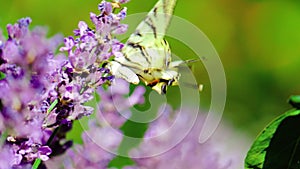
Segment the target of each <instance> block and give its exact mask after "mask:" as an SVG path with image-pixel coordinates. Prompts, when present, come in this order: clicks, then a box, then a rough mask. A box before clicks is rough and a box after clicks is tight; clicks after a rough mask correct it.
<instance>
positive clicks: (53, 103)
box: [31, 99, 60, 169]
mask: <svg viewBox="0 0 300 169" xmlns="http://www.w3.org/2000/svg"><path fill="white" fill-rule="evenodd" d="M57 103H58V99H55V100H54V101H53V102H52V103H51V105H50V106H49V108H48V110H47V114H49V113H50V112H51V111H52V110H53V109H54V107H55V106H56V105H57ZM59 128H60V126H59V127H57V128H56V129H55V130H54V131H53V133H52V134H51V136H50V137H49V139H48V141H47V143H46V145H50V144H51V142H52V140H53V139H54V137H55V135H56V134H57V133H58V130H59ZM41 162H42V160H41V159H40V158H37V159H35V161H34V163H33V165H32V168H31V169H38V167H39V165H40V164H41Z"/></svg>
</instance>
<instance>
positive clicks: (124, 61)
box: [108, 0, 183, 94]
mask: <svg viewBox="0 0 300 169" xmlns="http://www.w3.org/2000/svg"><path fill="white" fill-rule="evenodd" d="M175 4H176V0H159V1H158V2H157V3H156V4H155V6H154V7H153V8H152V9H151V11H150V12H149V13H148V15H147V16H146V18H145V19H144V20H143V21H142V22H141V23H140V24H139V25H138V27H137V28H136V30H135V32H134V33H133V34H132V35H130V37H129V38H128V40H127V42H126V43H125V45H124V47H123V48H122V53H123V55H124V57H115V58H114V60H113V61H111V62H110V63H109V64H108V66H109V68H110V70H111V72H112V74H113V75H114V76H115V77H117V78H122V79H125V80H126V81H128V82H130V83H133V84H138V83H139V82H140V80H141V81H142V82H144V83H145V84H146V85H147V86H150V87H151V88H152V89H153V90H155V91H157V92H158V93H159V94H165V93H166V92H167V87H168V86H174V85H178V81H179V78H180V73H178V66H179V65H180V64H182V63H183V61H171V51H170V47H169V44H168V42H167V41H166V40H165V39H164V35H165V33H166V29H167V27H168V25H169V23H170V20H171V16H172V14H173V10H174V7H175Z"/></svg>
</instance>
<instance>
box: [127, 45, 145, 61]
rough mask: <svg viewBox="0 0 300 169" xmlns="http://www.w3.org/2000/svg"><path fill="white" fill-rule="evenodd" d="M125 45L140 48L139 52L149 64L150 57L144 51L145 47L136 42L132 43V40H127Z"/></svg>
mask: <svg viewBox="0 0 300 169" xmlns="http://www.w3.org/2000/svg"><path fill="white" fill-rule="evenodd" d="M127 45H128V46H130V47H132V48H136V49H139V50H140V53H141V54H142V55H143V56H144V58H145V59H146V61H147V62H148V64H149V65H150V64H151V58H150V57H149V55H147V54H146V53H145V49H144V47H143V46H141V45H139V44H138V43H132V42H127Z"/></svg>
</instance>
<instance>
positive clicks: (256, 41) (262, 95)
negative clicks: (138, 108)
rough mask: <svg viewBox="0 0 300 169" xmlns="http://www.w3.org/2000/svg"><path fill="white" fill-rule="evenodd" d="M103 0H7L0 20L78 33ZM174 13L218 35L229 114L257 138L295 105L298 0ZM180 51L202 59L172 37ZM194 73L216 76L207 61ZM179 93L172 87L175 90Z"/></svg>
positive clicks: (235, 0) (136, 2) (200, 2)
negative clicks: (292, 98) (28, 21)
mask: <svg viewBox="0 0 300 169" xmlns="http://www.w3.org/2000/svg"><path fill="white" fill-rule="evenodd" d="M99 2H100V1H99V0H85V1H84V0H73V1H60V0H52V1H40V0H11V1H3V0H1V3H0V4H1V5H0V26H1V28H2V29H5V25H6V24H7V23H14V22H15V21H16V20H17V19H19V18H21V17H25V16H29V17H31V18H32V20H33V22H32V25H43V26H47V27H48V29H49V32H50V34H49V36H50V35H53V34H55V33H62V34H64V35H65V36H69V35H73V34H72V31H73V29H74V28H77V24H78V21H80V20H84V21H88V23H90V21H89V12H91V11H92V12H97V5H98V3H99ZM155 3H156V0H131V1H130V2H129V3H128V4H125V6H127V7H128V14H133V13H138V12H147V11H149V10H150V9H151V8H152V7H153V5H154V4H155ZM175 15H177V16H179V17H182V18H184V19H186V20H188V21H189V22H191V23H193V24H194V25H196V26H197V27H198V28H199V29H201V30H202V31H203V32H204V33H205V34H206V35H207V36H208V37H209V39H210V40H211V41H212V43H213V44H214V46H215V48H216V50H217V51H218V53H219V56H220V58H221V60H222V62H223V66H224V68H225V73H226V78H227V84H228V97H227V102H226V108H225V113H224V119H225V120H226V121H228V122H229V123H232V124H233V125H234V126H235V128H236V129H239V130H242V131H244V132H245V133H248V134H249V135H250V136H251V137H252V138H253V137H254V136H255V135H257V134H258V132H259V131H260V130H261V129H262V128H263V127H264V126H265V125H267V124H268V123H269V122H270V121H271V120H272V119H273V118H275V117H276V116H278V115H279V114H282V113H283V112H285V111H286V110H288V109H289V108H290V106H289V105H288V103H287V99H288V97H289V96H290V95H292V94H299V93H300V78H299V72H300V33H299V31H300V1H297V0H285V1H282V0H281V1H280V0H273V1H272V0H265V1H264V0H227V1H224V0H178V3H177V6H176V9H175ZM169 41H170V45H171V48H172V49H173V50H174V51H175V52H176V54H177V55H178V56H185V57H183V58H184V59H186V58H187V57H186V56H188V57H190V58H197V56H195V55H194V54H193V52H192V51H191V50H190V49H188V47H186V46H184V45H182V44H180V43H179V42H177V41H175V40H172V39H169ZM194 70H195V75H196V77H197V80H198V82H199V83H203V84H204V86H205V88H204V89H205V90H204V91H203V92H202V93H201V102H202V103H201V106H202V108H203V110H207V108H208V106H209V99H210V89H209V80H208V76H207V73H206V72H205V70H204V69H203V66H202V64H201V63H197V64H195V65H194ZM169 96H172V93H171V94H169Z"/></svg>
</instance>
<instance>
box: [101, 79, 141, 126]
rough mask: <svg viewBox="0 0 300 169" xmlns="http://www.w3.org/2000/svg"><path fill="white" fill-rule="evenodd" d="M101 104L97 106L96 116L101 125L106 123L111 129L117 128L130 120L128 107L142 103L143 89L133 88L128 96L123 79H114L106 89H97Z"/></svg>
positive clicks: (127, 87)
mask: <svg viewBox="0 0 300 169" xmlns="http://www.w3.org/2000/svg"><path fill="white" fill-rule="evenodd" d="M98 93H99V95H100V97H101V102H100V103H99V104H98V105H99V106H98V109H99V112H98V113H97V114H96V115H97V118H98V120H99V121H101V122H102V123H103V124H105V123H108V124H109V125H111V126H112V127H115V128H119V127H121V126H122V125H123V124H124V122H125V121H126V120H127V119H129V118H130V116H131V112H130V107H133V106H134V105H136V104H142V103H143V102H144V93H145V89H144V88H143V87H141V86H138V87H136V88H135V90H134V91H133V93H132V94H131V95H130V96H128V94H129V83H128V82H126V81H125V80H123V79H115V81H114V83H113V84H112V85H111V86H110V87H109V88H108V89H107V90H104V89H102V88H99V89H98Z"/></svg>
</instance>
